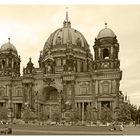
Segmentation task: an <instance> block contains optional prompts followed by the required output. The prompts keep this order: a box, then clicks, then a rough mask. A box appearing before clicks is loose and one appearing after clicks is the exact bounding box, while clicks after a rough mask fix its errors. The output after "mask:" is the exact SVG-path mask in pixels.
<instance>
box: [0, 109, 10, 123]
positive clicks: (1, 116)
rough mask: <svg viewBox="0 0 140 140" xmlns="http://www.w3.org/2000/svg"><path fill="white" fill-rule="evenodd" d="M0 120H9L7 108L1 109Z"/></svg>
mask: <svg viewBox="0 0 140 140" xmlns="http://www.w3.org/2000/svg"><path fill="white" fill-rule="evenodd" d="M0 120H8V110H7V109H6V108H5V107H2V108H0Z"/></svg>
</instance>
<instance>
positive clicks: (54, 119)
mask: <svg viewBox="0 0 140 140" xmlns="http://www.w3.org/2000/svg"><path fill="white" fill-rule="evenodd" d="M52 121H55V122H59V121H60V114H59V113H54V114H53V115H52Z"/></svg>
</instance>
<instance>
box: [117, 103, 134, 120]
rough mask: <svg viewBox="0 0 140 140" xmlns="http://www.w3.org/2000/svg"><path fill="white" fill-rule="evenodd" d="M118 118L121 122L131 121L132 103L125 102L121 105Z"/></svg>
mask: <svg viewBox="0 0 140 140" xmlns="http://www.w3.org/2000/svg"><path fill="white" fill-rule="evenodd" d="M117 120H118V121H120V122H126V123H129V122H130V121H131V120H132V118H131V105H130V104H127V103H123V104H122V105H121V107H120V110H119V112H118V117H117Z"/></svg>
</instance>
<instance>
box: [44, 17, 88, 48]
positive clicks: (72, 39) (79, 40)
mask: <svg viewBox="0 0 140 140" xmlns="http://www.w3.org/2000/svg"><path fill="white" fill-rule="evenodd" d="M68 43H69V44H72V45H74V46H79V47H83V48H85V49H87V48H89V45H88V44H87V41H86V39H85V37H84V36H83V35H82V34H81V33H80V32H79V31H77V30H76V29H73V28H71V23H70V21H68V19H67V18H66V20H65V21H64V22H63V27H62V28H59V29H57V30H56V31H54V32H53V33H52V34H51V35H50V37H49V38H48V40H47V41H46V43H45V45H44V49H43V50H46V48H50V47H52V46H56V45H65V44H68Z"/></svg>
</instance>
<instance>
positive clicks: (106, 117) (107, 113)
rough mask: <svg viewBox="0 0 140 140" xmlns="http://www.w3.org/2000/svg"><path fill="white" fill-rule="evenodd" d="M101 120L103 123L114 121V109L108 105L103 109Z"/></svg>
mask: <svg viewBox="0 0 140 140" xmlns="http://www.w3.org/2000/svg"><path fill="white" fill-rule="evenodd" d="M101 121H102V122H103V123H107V122H111V121H112V111H111V109H110V108H108V107H107V106H106V105H105V106H104V107H102V109H101Z"/></svg>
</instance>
